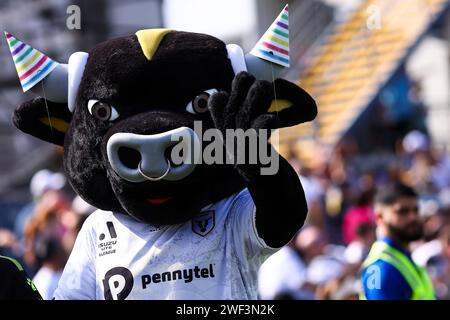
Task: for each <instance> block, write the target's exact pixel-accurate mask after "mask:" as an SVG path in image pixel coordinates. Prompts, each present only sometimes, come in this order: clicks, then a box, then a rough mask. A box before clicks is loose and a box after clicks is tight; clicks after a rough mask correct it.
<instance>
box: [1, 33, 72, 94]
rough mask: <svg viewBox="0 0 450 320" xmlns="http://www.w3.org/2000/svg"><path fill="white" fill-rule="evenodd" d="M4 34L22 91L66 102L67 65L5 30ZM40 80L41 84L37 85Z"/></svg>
mask: <svg viewBox="0 0 450 320" xmlns="http://www.w3.org/2000/svg"><path fill="white" fill-rule="evenodd" d="M5 36H6V40H7V41H8V46H9V50H10V51H11V55H12V58H13V61H14V64H15V67H16V71H17V75H18V76H19V80H20V84H21V85H22V90H23V92H27V91H28V90H31V91H32V92H34V93H36V94H38V95H40V96H43V97H45V98H46V99H48V100H50V101H53V102H67V65H64V64H60V63H58V62H56V61H54V60H52V59H51V58H49V57H48V56H46V55H45V54H43V53H42V52H40V51H39V50H36V49H34V48H33V47H31V46H30V45H28V44H26V43H24V42H22V41H20V40H19V39H17V38H15V37H14V36H13V35H11V34H10V33H8V32H6V31H5ZM40 82H41V83H42V85H37V84H38V83H40Z"/></svg>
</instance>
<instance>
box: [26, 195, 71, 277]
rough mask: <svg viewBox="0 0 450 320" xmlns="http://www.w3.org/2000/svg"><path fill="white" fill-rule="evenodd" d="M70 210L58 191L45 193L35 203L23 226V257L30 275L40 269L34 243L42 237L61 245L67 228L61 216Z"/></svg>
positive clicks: (64, 198) (68, 204)
mask: <svg viewBox="0 0 450 320" xmlns="http://www.w3.org/2000/svg"><path fill="white" fill-rule="evenodd" d="M69 210H70V203H69V202H68V201H67V199H66V197H65V196H64V194H62V193H61V192H59V191H48V192H46V193H45V194H44V195H43V196H42V198H41V199H40V201H39V202H38V203H37V205H36V208H35V211H34V213H33V215H32V217H31V218H30V219H29V221H28V222H27V224H26V226H25V232H24V256H23V259H24V261H25V263H26V264H27V265H28V267H29V268H30V270H33V271H32V272H30V274H35V272H36V271H37V269H39V268H40V267H41V265H40V261H39V260H38V257H37V255H36V252H35V249H36V243H37V242H38V241H39V240H40V239H41V238H42V237H53V238H54V239H58V241H60V242H61V243H63V241H64V240H63V239H64V236H65V234H66V232H67V226H65V225H64V224H63V219H62V215H63V214H64V213H65V212H67V211H69Z"/></svg>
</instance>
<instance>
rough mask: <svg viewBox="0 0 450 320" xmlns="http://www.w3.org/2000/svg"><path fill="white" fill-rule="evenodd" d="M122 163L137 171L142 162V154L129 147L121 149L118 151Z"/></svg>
mask: <svg viewBox="0 0 450 320" xmlns="http://www.w3.org/2000/svg"><path fill="white" fill-rule="evenodd" d="M118 153H119V159H120V162H122V164H123V165H124V166H126V167H127V168H129V169H137V168H138V166H139V163H140V162H141V159H142V157H141V153H140V152H139V151H137V150H135V149H132V148H128V147H120V148H119V150H118Z"/></svg>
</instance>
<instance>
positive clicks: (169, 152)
mask: <svg viewBox="0 0 450 320" xmlns="http://www.w3.org/2000/svg"><path fill="white" fill-rule="evenodd" d="M174 147H175V145H172V146H170V147H168V148H167V149H166V151H165V152H164V156H165V157H166V159H168V160H169V161H170V165H171V166H172V167H178V166H180V165H181V163H177V164H176V163H174V161H173V159H172V150H173V148H174ZM183 151H184V150H183V149H181V152H180V154H179V156H180V157H181V158H183V157H184V152H183Z"/></svg>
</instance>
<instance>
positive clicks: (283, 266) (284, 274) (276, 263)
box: [258, 246, 307, 300]
mask: <svg viewBox="0 0 450 320" xmlns="http://www.w3.org/2000/svg"><path fill="white" fill-rule="evenodd" d="M306 270H307V268H306V265H305V263H304V262H303V261H302V259H301V258H300V256H299V255H298V254H297V253H296V252H295V251H294V249H292V248H291V247H288V246H285V247H283V248H282V249H281V250H279V251H278V252H277V253H275V254H274V255H272V256H271V257H270V258H268V259H267V261H266V262H264V263H263V265H262V266H261V268H260V269H259V274H258V290H259V295H260V298H261V299H264V300H272V299H273V298H275V296H276V295H277V294H281V293H295V292H297V291H299V290H300V289H301V287H302V286H303V284H304V283H305V281H306Z"/></svg>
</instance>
